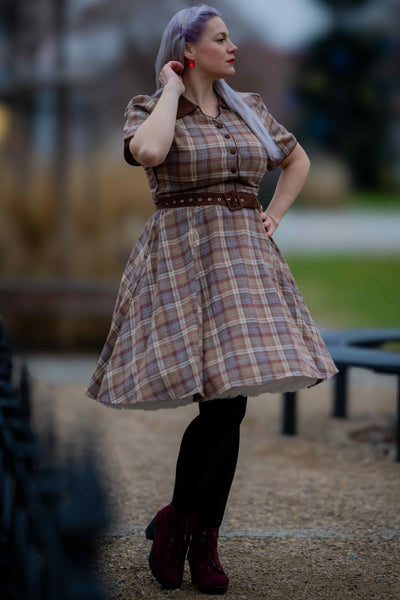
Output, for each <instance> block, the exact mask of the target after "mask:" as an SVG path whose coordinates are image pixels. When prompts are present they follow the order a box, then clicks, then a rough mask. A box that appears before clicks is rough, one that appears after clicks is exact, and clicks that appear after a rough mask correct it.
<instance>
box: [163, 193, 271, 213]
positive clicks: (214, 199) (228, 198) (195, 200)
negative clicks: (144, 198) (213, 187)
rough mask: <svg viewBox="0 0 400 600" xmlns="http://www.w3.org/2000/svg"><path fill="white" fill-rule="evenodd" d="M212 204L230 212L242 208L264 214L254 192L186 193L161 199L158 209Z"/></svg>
mask: <svg viewBox="0 0 400 600" xmlns="http://www.w3.org/2000/svg"><path fill="white" fill-rule="evenodd" d="M210 204H217V205H219V206H221V205H224V206H227V207H228V208H229V210H239V209H241V208H256V209H258V210H259V211H260V212H262V210H263V208H262V206H261V204H260V202H259V200H258V198H257V196H256V194H255V193H254V192H238V191H236V190H233V191H232V192H200V193H199V192H198V193H197V194H196V193H195V192H191V193H188V192H184V193H182V194H172V195H170V196H166V197H164V198H160V199H159V200H157V202H156V208H178V207H179V206H208V205H210Z"/></svg>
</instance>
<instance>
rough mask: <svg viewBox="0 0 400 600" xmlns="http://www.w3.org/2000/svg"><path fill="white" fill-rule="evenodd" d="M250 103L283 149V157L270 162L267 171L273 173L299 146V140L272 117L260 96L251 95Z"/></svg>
mask: <svg viewBox="0 0 400 600" xmlns="http://www.w3.org/2000/svg"><path fill="white" fill-rule="evenodd" d="M250 101H251V106H252V108H253V109H254V110H255V111H256V113H257V114H258V116H259V117H260V119H261V121H262V122H263V123H264V125H265V126H266V128H267V129H268V131H269V133H270V135H271V137H272V139H273V140H274V142H275V143H276V145H277V146H278V147H279V148H280V149H281V151H282V156H281V158H279V159H276V160H271V159H270V160H268V166H267V171H273V170H274V169H276V168H277V167H279V165H280V164H281V162H283V160H284V159H285V158H286V157H287V156H288V155H289V154H290V153H291V151H292V150H293V149H294V148H295V146H296V144H297V139H296V138H295V136H294V135H293V133H291V132H290V131H288V130H287V129H286V128H285V127H284V126H283V125H281V124H280V123H278V121H277V120H276V119H275V118H274V117H273V116H272V115H271V113H270V112H269V110H268V108H267V107H266V106H265V104H264V102H263V100H262V98H261V96H260V94H256V93H252V94H250Z"/></svg>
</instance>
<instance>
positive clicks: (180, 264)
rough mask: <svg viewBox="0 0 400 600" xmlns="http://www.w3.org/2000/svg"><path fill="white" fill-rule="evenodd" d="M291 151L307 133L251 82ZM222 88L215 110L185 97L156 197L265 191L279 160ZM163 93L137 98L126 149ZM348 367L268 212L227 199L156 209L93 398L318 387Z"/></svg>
mask: <svg viewBox="0 0 400 600" xmlns="http://www.w3.org/2000/svg"><path fill="white" fill-rule="evenodd" d="M239 93H240V94H241V96H242V98H243V99H244V101H245V102H247V103H248V104H249V106H251V107H252V108H253V109H254V110H255V111H256V112H257V114H258V115H259V116H260V117H261V119H262V120H263V122H264V123H265V125H266V127H267V128H268V130H269V131H270V133H271V135H272V137H273V138H274V140H275V142H276V143H277V144H278V146H279V147H280V148H281V149H282V150H283V156H282V159H281V160H283V159H284V157H286V156H287V155H288V154H289V153H290V152H291V151H292V150H293V149H294V147H295V146H296V144H297V140H296V138H295V137H294V135H293V134H292V133H290V132H288V131H287V130H286V129H285V127H283V125H281V124H279V123H278V122H277V121H276V120H275V119H274V117H273V116H272V115H271V113H270V112H269V111H268V109H267V108H266V106H265V104H264V103H263V101H262V98H261V96H260V95H259V94H256V93H245V92H239ZM218 98H219V110H220V114H219V115H218V116H217V117H216V118H214V117H211V116H209V115H206V114H204V113H203V112H202V110H201V109H200V107H199V106H197V105H195V104H193V103H192V102H191V101H189V100H188V99H187V98H185V97H184V96H180V99H179V104H178V111H177V119H176V125H175V136H174V139H173V143H172V146H171V149H170V151H169V153H168V155H167V157H166V159H165V161H164V162H163V163H162V164H160V165H158V166H157V167H154V168H145V172H146V175H147V178H148V183H149V186H150V189H151V194H152V198H153V200H154V202H155V203H157V201H158V200H159V199H162V198H163V197H166V196H168V195H170V194H175V193H182V192H188V191H189V192H193V194H195V195H199V194H200V195H206V194H207V192H208V191H210V192H235V191H236V192H241V191H253V192H255V193H256V194H257V192H258V190H259V186H260V182H261V179H262V177H263V175H264V173H265V171H266V170H269V171H271V170H273V169H275V168H277V167H278V166H279V164H280V162H281V160H278V161H275V162H272V161H271V160H270V159H269V158H268V156H267V153H266V151H265V149H264V147H263V146H262V144H261V143H260V142H259V140H258V138H257V137H256V136H255V135H254V134H253V133H252V131H251V130H250V129H249V127H248V126H247V125H246V123H245V122H244V121H243V119H242V118H241V117H240V116H239V115H238V114H237V113H235V112H234V111H231V110H230V109H229V108H228V107H227V105H226V104H225V103H224V101H223V100H222V99H221V98H220V97H218ZM157 101H158V98H153V97H152V96H146V95H140V96H135V97H134V98H132V99H131V100H130V101H129V103H128V105H127V107H126V109H125V113H124V116H125V117H126V122H125V125H124V144H125V147H124V156H125V159H126V160H127V162H128V163H129V164H131V165H139V163H138V162H136V161H135V160H134V158H133V157H132V155H131V153H130V151H129V147H128V145H129V141H130V139H131V138H132V137H133V135H134V134H135V131H136V129H137V128H138V127H139V125H141V123H143V121H144V120H145V119H146V118H147V116H148V115H149V113H151V112H152V110H153V108H154V107H155V105H156V103H157ZM337 371H338V370H337V368H336V366H335V364H334V363H333V361H332V358H331V356H330V354H329V352H328V350H327V348H326V346H325V344H324V342H323V340H322V338H321V335H320V333H319V331H318V329H317V327H316V325H315V323H314V321H313V319H312V317H311V315H310V313H309V311H308V309H307V307H306V305H305V303H304V300H303V298H302V296H301V294H300V292H299V290H298V288H297V285H296V283H295V281H294V279H293V276H292V274H291V272H290V270H289V267H288V265H287V263H286V261H285V259H284V258H283V256H282V254H281V252H280V250H279V248H278V247H277V245H276V243H275V242H274V240H273V239H272V238H269V237H268V236H267V235H266V232H265V229H264V225H263V221H262V219H261V215H260V212H259V211H258V210H256V209H254V208H243V209H240V210H235V211H231V210H229V208H228V207H227V206H225V205H222V206H220V205H209V206H204V205H200V206H181V207H179V206H177V207H171V208H162V209H159V210H156V211H155V212H154V214H153V215H152V216H151V217H150V219H149V220H148V221H147V223H146V225H145V226H144V228H143V230H142V232H141V234H140V236H139V239H138V240H137V242H136V244H135V246H134V247H133V249H132V252H131V254H130V256H129V258H128V261H127V264H126V267H125V270H124V273H123V275H122V279H121V283H120V287H119V291H118V296H117V299H116V304H115V308H114V312H113V315H112V320H111V326H110V331H109V333H108V336H107V339H106V341H105V344H104V347H103V350H102V352H101V355H100V357H99V360H98V364H97V367H96V369H95V371H94V373H93V375H92V378H91V380H90V383H89V385H88V388H87V390H86V392H85V395H86V396H89V397H90V398H93V399H95V400H98V401H99V402H101V403H104V404H105V405H107V406H110V407H113V408H142V409H143V408H144V409H149V408H150V409H158V408H164V407H176V406H179V405H183V404H188V403H191V402H193V401H203V400H212V399H214V398H223V397H234V396H238V395H239V394H240V395H245V396H258V395H259V394H262V393H264V392H286V391H295V390H298V389H301V388H305V387H311V386H313V385H316V384H318V383H320V382H322V381H324V380H325V379H327V378H328V377H331V376H332V375H335V373H337Z"/></svg>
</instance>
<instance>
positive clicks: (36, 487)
mask: <svg viewBox="0 0 400 600" xmlns="http://www.w3.org/2000/svg"><path fill="white" fill-rule="evenodd" d="M12 366H13V365H12V356H11V352H10V348H9V346H8V344H7V341H6V338H5V334H4V324H3V321H2V320H1V319H0V586H1V589H2V591H1V594H0V596H1V598H2V600H14V599H15V600H78V599H79V600H100V599H102V598H104V594H103V589H102V586H101V585H100V583H99V582H98V580H97V574H96V572H95V563H94V561H95V559H96V540H97V536H98V534H99V533H100V532H101V531H102V530H103V529H104V528H106V527H107V525H108V523H109V520H110V517H109V514H108V511H107V510H106V500H105V492H104V488H103V486H102V484H101V483H100V477H99V473H98V471H97V468H96V460H95V455H94V452H93V451H92V450H91V447H90V446H87V447H86V448H85V451H84V452H83V456H79V457H76V458H73V457H72V454H71V455H70V456H69V457H67V461H66V463H65V464H64V465H63V466H62V467H60V466H56V463H55V460H54V455H53V453H52V452H51V448H50V446H49V447H45V446H44V445H42V443H41V442H40V441H39V439H38V437H37V436H36V435H35V433H34V431H33V429H32V427H31V422H30V421H31V419H30V413H31V407H30V404H31V403H30V400H31V399H30V395H31V392H30V389H31V385H30V381H29V373H28V371H27V368H26V366H24V365H23V366H22V368H21V369H20V373H19V382H18V384H16V383H15V382H13V370H12Z"/></svg>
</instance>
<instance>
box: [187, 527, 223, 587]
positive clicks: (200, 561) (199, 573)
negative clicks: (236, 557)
mask: <svg viewBox="0 0 400 600" xmlns="http://www.w3.org/2000/svg"><path fill="white" fill-rule="evenodd" d="M218 531H219V530H218V527H201V526H199V525H196V523H192V539H191V541H190V546H189V552H188V561H189V566H190V573H191V575H192V583H194V584H195V585H197V587H198V589H199V590H200V592H204V593H205V594H225V592H226V590H227V589H228V585H229V579H228V576H227V574H226V573H225V571H224V569H223V568H222V565H221V563H220V562H219V558H218V550H217V545H218Z"/></svg>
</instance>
